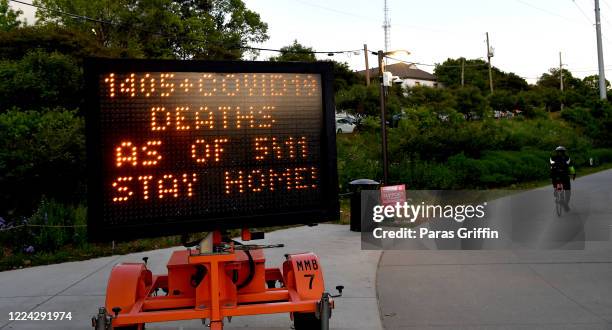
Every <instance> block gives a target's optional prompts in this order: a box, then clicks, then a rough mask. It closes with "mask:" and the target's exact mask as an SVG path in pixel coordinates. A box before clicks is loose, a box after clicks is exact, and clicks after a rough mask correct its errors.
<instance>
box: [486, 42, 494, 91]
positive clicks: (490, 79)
mask: <svg viewBox="0 0 612 330" xmlns="http://www.w3.org/2000/svg"><path fill="white" fill-rule="evenodd" d="M491 57H493V52H492V51H491V46H490V45H489V32H487V60H488V61H489V87H490V88H491V93H493V71H492V70H491Z"/></svg>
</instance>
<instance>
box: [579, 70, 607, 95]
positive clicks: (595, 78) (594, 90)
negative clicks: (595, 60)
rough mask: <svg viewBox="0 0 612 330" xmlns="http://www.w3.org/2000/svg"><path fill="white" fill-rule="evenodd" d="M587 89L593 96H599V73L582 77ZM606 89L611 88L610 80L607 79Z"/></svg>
mask: <svg viewBox="0 0 612 330" xmlns="http://www.w3.org/2000/svg"><path fill="white" fill-rule="evenodd" d="M582 84H583V85H584V88H585V90H586V91H587V93H589V94H590V95H592V96H595V97H596V96H599V75H596V74H594V75H591V76H587V77H584V78H582ZM606 89H610V82H609V81H608V80H607V79H606Z"/></svg>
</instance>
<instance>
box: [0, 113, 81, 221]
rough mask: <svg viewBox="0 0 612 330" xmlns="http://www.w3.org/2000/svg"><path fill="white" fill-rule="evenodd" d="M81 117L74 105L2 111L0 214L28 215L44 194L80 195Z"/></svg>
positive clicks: (72, 199) (70, 197) (71, 197)
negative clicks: (69, 108) (48, 108)
mask: <svg viewBox="0 0 612 330" xmlns="http://www.w3.org/2000/svg"><path fill="white" fill-rule="evenodd" d="M84 173H85V136H84V122H83V119H82V118H79V117H77V115H76V112H75V111H68V110H65V109H54V110H46V111H19V110H17V109H13V110H10V111H8V112H6V113H3V114H0V216H2V217H5V216H6V215H8V216H9V217H12V218H16V217H17V216H19V215H29V214H30V213H31V211H32V209H34V208H36V205H37V203H38V202H39V201H40V199H41V197H42V196H43V195H46V196H48V197H49V198H53V199H56V200H59V201H65V202H77V201H79V200H81V199H83V196H82V192H83V191H84V188H83V187H84Z"/></svg>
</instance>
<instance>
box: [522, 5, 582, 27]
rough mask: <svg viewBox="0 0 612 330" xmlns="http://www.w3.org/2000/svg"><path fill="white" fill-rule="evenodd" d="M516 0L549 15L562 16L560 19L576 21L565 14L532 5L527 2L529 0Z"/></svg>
mask: <svg viewBox="0 0 612 330" xmlns="http://www.w3.org/2000/svg"><path fill="white" fill-rule="evenodd" d="M516 1H517V2H519V3H522V4H523V5H525V6H528V7H531V8H533V9H537V10H539V11H541V12H544V13H547V14H549V15H552V16H557V17H559V18H562V19H565V20H568V21H572V22H574V23H576V21H575V20H573V19H571V18H569V17H566V16H563V15H560V14H557V13H555V12H553V11H550V10H548V9H544V8H542V7H538V6H535V5H533V4H531V3H529V2H526V1H523V0H516Z"/></svg>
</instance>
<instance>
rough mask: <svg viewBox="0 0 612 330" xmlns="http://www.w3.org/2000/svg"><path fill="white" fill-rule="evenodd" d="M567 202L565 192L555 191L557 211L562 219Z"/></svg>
mask: <svg viewBox="0 0 612 330" xmlns="http://www.w3.org/2000/svg"><path fill="white" fill-rule="evenodd" d="M564 200H565V191H563V190H557V191H555V210H556V211H557V216H558V217H560V216H561V215H562V214H563V201H564Z"/></svg>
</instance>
